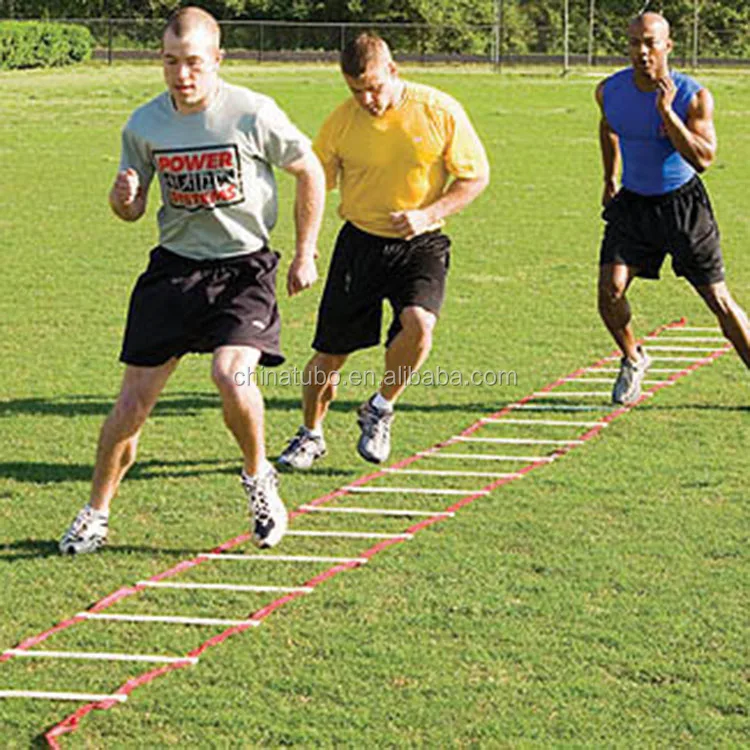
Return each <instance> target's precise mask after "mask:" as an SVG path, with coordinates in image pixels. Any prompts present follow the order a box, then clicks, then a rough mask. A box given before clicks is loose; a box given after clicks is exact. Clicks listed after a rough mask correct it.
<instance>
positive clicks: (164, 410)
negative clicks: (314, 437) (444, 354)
mask: <svg viewBox="0 0 750 750" xmlns="http://www.w3.org/2000/svg"><path fill="white" fill-rule="evenodd" d="M369 395H370V392H369V391H368V390H366V389H365V390H363V392H362V399H361V400H357V401H352V400H349V401H334V402H333V403H332V404H331V407H330V408H331V411H334V412H347V413H348V412H354V411H356V410H357V408H358V407H359V406H360V404H361V403H362V401H364V400H365V399H366V398H367V396H369ZM113 403H114V397H110V396H107V397H105V396H101V395H94V394H72V395H68V396H60V397H56V398H20V399H12V400H9V401H0V418H3V417H13V416H16V415H32V416H34V415H37V416H55V417H86V416H101V417H104V416H106V415H107V414H109V412H110V410H111V409H112V404H113ZM502 406H503V404H502V403H499V404H487V403H463V402H445V401H443V402H442V403H439V404H413V403H409V402H406V401H402V402H401V403H399V405H398V410H399V412H438V413H440V412H480V413H481V414H485V413H488V412H491V411H493V410H496V409H499V408H501V407H502ZM220 408H221V402H220V400H219V396H218V394H215V393H210V392H209V393H199V392H177V393H168V394H166V395H165V396H163V397H162V398H161V399H160V400H159V402H158V403H157V405H156V408H155V409H154V411H153V416H155V417H186V416H187V417H189V416H197V415H198V414H199V413H200V412H202V411H205V410H207V409H212V410H219V409H220ZM301 409H302V404H301V400H300V397H298V396H295V397H294V398H278V397H275V396H271V397H269V398H267V399H266V410H267V411H279V412H301Z"/></svg>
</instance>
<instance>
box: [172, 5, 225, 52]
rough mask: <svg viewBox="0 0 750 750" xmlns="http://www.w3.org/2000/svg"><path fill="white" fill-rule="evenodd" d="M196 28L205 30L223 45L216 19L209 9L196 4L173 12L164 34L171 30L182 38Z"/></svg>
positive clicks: (217, 43) (218, 45)
mask: <svg viewBox="0 0 750 750" xmlns="http://www.w3.org/2000/svg"><path fill="white" fill-rule="evenodd" d="M196 29H202V30H205V31H206V32H207V33H208V34H210V35H211V36H213V37H214V39H215V41H216V46H217V47H220V46H221V29H220V28H219V24H218V23H217V21H216V19H215V18H214V17H213V16H212V15H211V14H210V13H209V12H208V11H206V10H203V8H198V7H197V6H195V5H188V6H187V7H185V8H180V9H179V10H176V11H175V12H174V13H172V15H171V16H170V17H169V19H168V20H167V25H166V26H165V27H164V34H166V33H167V32H168V31H171V32H172V33H173V34H174V35H175V36H176V37H177V38H178V39H181V38H182V37H185V36H187V35H188V34H190V33H191V32H193V31H195V30H196ZM162 38H163V35H162Z"/></svg>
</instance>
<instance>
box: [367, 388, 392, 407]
mask: <svg viewBox="0 0 750 750" xmlns="http://www.w3.org/2000/svg"><path fill="white" fill-rule="evenodd" d="M370 403H371V404H372V405H373V406H374V407H375V408H376V409H378V410H379V411H393V401H388V399H385V398H383V394H382V393H381V392H380V391H378V392H377V393H376V394H375V395H374V396H373V397H372V398H371V399H370Z"/></svg>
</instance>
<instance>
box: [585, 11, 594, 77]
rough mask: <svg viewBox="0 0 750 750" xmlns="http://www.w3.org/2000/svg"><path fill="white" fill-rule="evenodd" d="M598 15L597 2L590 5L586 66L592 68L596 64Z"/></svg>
mask: <svg viewBox="0 0 750 750" xmlns="http://www.w3.org/2000/svg"><path fill="white" fill-rule="evenodd" d="M595 14H596V0H591V2H590V3H589V46H588V54H587V55H586V64H587V65H588V66H589V67H591V66H592V65H593V64H594V18H595Z"/></svg>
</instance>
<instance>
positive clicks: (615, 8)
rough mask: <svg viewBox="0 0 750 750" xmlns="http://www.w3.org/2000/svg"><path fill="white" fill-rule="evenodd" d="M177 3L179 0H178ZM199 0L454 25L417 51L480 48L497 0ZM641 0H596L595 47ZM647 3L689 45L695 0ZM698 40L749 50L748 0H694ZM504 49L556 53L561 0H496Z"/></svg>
mask: <svg viewBox="0 0 750 750" xmlns="http://www.w3.org/2000/svg"><path fill="white" fill-rule="evenodd" d="M180 4H181V3H180V2H179V0H132V2H130V1H129V0H0V17H5V18H106V17H108V16H112V17H115V18H133V19H141V20H143V19H162V18H164V17H165V16H167V15H168V14H169V13H170V12H171V11H173V10H174V9H175V8H177V7H179V6H180ZM182 4H183V5H184V4H185V3H182ZM198 4H200V5H201V6H202V7H205V8H206V9H207V10H209V11H211V12H212V13H214V14H215V15H216V17H217V18H219V19H220V20H223V21H231V20H245V21H248V20H266V21H274V20H276V21H301V22H307V21H311V22H318V23H320V22H331V23H335V22H350V23H359V22H361V23H362V24H367V23H378V24H382V23H393V22H396V23H399V22H401V23H404V22H406V23H424V24H431V25H440V24H448V25H452V26H453V27H454V28H453V29H449V30H444V31H441V32H440V33H437V34H425V35H423V36H422V37H420V39H419V46H420V48H421V49H422V50H423V51H433V50H435V51H448V52H459V51H460V52H464V53H467V52H480V53H481V52H484V51H486V50H485V48H486V46H487V45H488V43H489V40H490V39H491V36H489V35H488V34H487V33H486V31H480V30H477V29H475V28H472V27H476V26H477V25H482V24H493V23H495V22H496V19H498V17H499V15H500V14H499V10H500V5H501V3H500V0H368V2H367V3H365V2H364V0H331V1H330V2H322V1H321V0H203V1H202V2H199V3H198ZM642 7H643V0H624V1H623V0H594V14H595V44H594V50H593V51H594V53H595V54H598V55H605V54H617V53H621V52H622V49H623V38H622V37H623V31H624V28H625V26H626V23H627V19H628V18H630V17H631V16H632V15H634V14H635V13H637V12H638V11H639V10H640V9H641V8H642ZM651 7H652V8H653V9H655V10H660V11H662V12H664V13H665V14H666V15H667V17H668V18H669V20H670V21H671V23H672V26H673V29H674V37H675V39H676V41H677V43H678V49H679V48H685V47H687V46H688V45H692V33H693V31H692V28H693V14H694V0H663V2H660V3H659V2H652V3H651ZM698 7H699V15H700V31H699V48H700V52H701V54H702V55H704V56H706V55H708V56H724V57H735V58H738V57H750V3H748V2H747V1H746V0H700V2H699V4H698ZM590 10H591V6H590V0H570V21H571V51H572V52H574V53H584V52H586V51H587V48H588V27H589V15H590ZM502 29H503V49H504V50H505V51H506V52H510V53H559V52H561V51H562V44H563V0H502ZM285 40H286V41H287V44H288V45H289V47H288V48H290V49H294V48H295V46H294V45H296V46H297V48H303V47H304V48H307V47H310V46H311V45H312V46H316V47H318V48H320V47H321V46H322V47H323V48H328V47H329V46H330V45H332V44H333V45H334V47H333V48H335V43H336V41H337V38H336V36H335V35H333V36H331V35H328V37H326V38H325V39H324V40H323V41H321V38H320V35H319V34H318V35H317V36H316V35H315V34H314V33H310V34H307V33H300V34H297V35H292V36H289V37H285Z"/></svg>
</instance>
